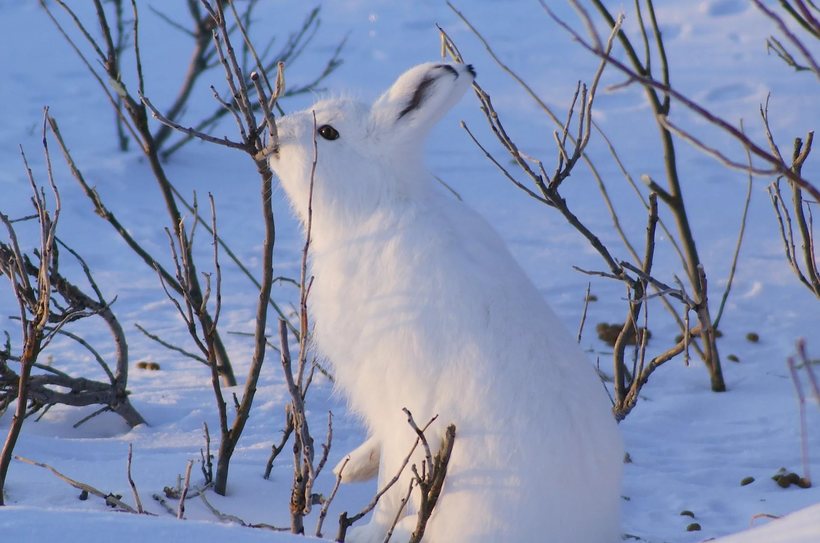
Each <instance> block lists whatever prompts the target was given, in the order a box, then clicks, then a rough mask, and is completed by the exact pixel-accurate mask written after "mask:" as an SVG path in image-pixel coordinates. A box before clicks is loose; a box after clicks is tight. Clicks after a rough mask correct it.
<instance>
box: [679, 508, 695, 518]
mask: <svg viewBox="0 0 820 543" xmlns="http://www.w3.org/2000/svg"><path fill="white" fill-rule="evenodd" d="M680 516H682V517H692V518H695V514H694V513H693V512H692V511H689V510H688V509H684V510H683V511H681V512H680Z"/></svg>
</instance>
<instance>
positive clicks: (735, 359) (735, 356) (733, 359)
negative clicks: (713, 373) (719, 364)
mask: <svg viewBox="0 0 820 543" xmlns="http://www.w3.org/2000/svg"><path fill="white" fill-rule="evenodd" d="M726 358H727V359H728V360H729V362H740V359H739V358H738V357H737V355H735V354H730V355H729V356H727V357H726Z"/></svg>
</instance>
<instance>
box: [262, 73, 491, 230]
mask: <svg viewBox="0 0 820 543" xmlns="http://www.w3.org/2000/svg"><path fill="white" fill-rule="evenodd" d="M474 77H475V72H474V71H473V68H472V67H471V66H469V65H464V64H450V63H427V64H421V65H419V66H416V67H414V68H411V69H410V70H408V71H407V72H405V73H404V74H402V75H401V76H400V77H399V78H398V80H397V81H396V82H395V83H394V84H393V86H391V87H390V89H388V90H387V92H385V93H384V94H383V95H382V96H381V97H380V98H379V99H378V100H376V102H375V103H374V104H373V105H372V106H371V105H367V104H362V103H359V102H355V101H352V100H344V99H333V100H323V101H321V102H318V103H316V104H315V105H314V106H313V107H311V108H310V109H307V110H305V111H301V112H299V113H294V114H291V115H287V116H285V117H283V118H282V119H281V120H280V121H279V123H277V124H278V129H279V148H278V151H277V152H275V153H274V154H273V155H271V158H270V165H271V168H272V169H273V171H274V172H275V173H276V175H277V176H278V177H279V179H280V181H281V182H282V187H283V188H284V189H285V192H287V195H288V197H289V199H290V200H291V203H292V204H293V206H294V207H295V209H296V211H297V213H299V215H300V216H301V218H302V219H303V220H304V219H305V218H306V213H307V208H308V197H309V195H310V182H311V177H312V178H313V181H314V188H313V203H314V205H313V207H314V210H315V213H316V215H327V214H329V215H332V216H336V217H349V219H345V220H356V218H355V217H358V218H361V217H362V216H363V215H365V216H366V215H369V214H370V213H372V212H373V211H374V210H376V209H377V208H378V206H379V205H381V204H384V205H390V204H389V202H390V201H393V200H396V199H406V198H408V197H412V195H413V194H415V193H417V192H418V191H419V190H424V189H423V188H420V187H423V186H424V185H426V184H427V183H429V180H428V179H427V176H426V175H425V174H424V168H423V164H422V158H421V151H422V147H423V144H424V141H425V139H426V136H427V134H428V132H429V131H430V129H431V128H432V127H433V126H435V124H436V122H437V121H438V120H439V119H440V118H441V117H442V116H443V115H444V114H445V113H446V112H447V111H448V110H449V109H450V108H451V107H452V106H453V105H454V104H455V103H456V102H457V101H458V100H459V98H461V96H462V95H463V94H464V92H465V91H466V90H467V89H468V88H469V87H470V84H471V83H472V81H473V78H474Z"/></svg>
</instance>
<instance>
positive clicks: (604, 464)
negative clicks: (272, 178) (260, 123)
mask: <svg viewBox="0 0 820 543" xmlns="http://www.w3.org/2000/svg"><path fill="white" fill-rule="evenodd" d="M474 76H475V72H474V71H473V69H472V67H470V66H466V65H462V64H449V63H428V64H422V65H420V66H416V67H414V68H412V69H410V70H409V71H407V72H406V73H404V74H403V75H402V76H401V77H399V79H398V80H397V81H396V82H395V84H393V86H392V87H391V88H390V89H389V90H388V91H387V92H386V93H385V94H384V95H383V96H381V97H380V98H379V99H378V100H377V101H376V102H375V103H374V104H373V105H372V106H371V105H367V104H362V103H358V102H355V101H352V100H343V99H334V100H325V101H321V102H319V103H317V104H316V105H314V106H313V107H312V108H311V109H309V110H307V111H303V112H300V113H294V114H292V115H288V116H286V117H284V118H282V119H281V121H280V123H279V125H278V126H279V136H280V146H279V149H278V152H276V153H274V154H273V155H272V156H271V159H270V164H271V167H272V168H273V170H274V171H275V172H276V174H277V176H278V177H279V179H280V180H281V184H282V187H283V188H284V190H285V192H286V193H287V195H288V197H289V199H290V200H291V203H292V205H293V207H294V209H295V210H296V212H297V213H298V214H299V215H300V217H301V219H302V221H303V222H305V221H306V219H307V209H308V197H309V193H310V191H309V186H310V179H311V169H312V166H313V162H314V141H315V142H316V145H317V149H318V151H317V154H316V157H317V158H318V161H317V163H316V165H315V175H314V183H315V184H314V189H313V201H312V203H313V206H312V207H313V213H312V236H313V242H312V247H311V250H312V256H311V258H312V273H313V274H314V275H315V282H314V284H313V288H312V292H311V298H310V305H311V311H312V315H313V317H314V319H315V326H316V328H315V343H316V346H317V348H318V349H319V351H320V352H321V353H322V354H323V355H324V356H326V357H327V358H328V359H329V361H330V363H331V364H332V368H333V372H334V374H335V376H336V382H337V385H338V387H339V388H340V389H341V390H342V391H343V392H344V393H345V394H346V395H347V396H348V398H349V401H350V405H351V406H352V408H353V409H354V410H355V411H356V412H357V413H359V414H360V415H361V416H362V417H363V418H364V421H365V422H366V424H367V427H368V430H369V434H370V436H371V437H370V438H369V439H368V441H367V442H366V443H365V444H364V445H362V446H361V447H359V449H357V450H356V451H354V452H353V453H352V454H351V461H350V464H349V465H348V467H347V468H345V472H346V477H345V479H347V480H356V479H363V478H367V477H369V476H372V475H375V473H376V472H377V471H378V474H379V484H380V486H381V485H382V484H384V482H386V481H388V480H390V479H391V478H392V477H393V476H394V475H395V474H396V473H397V471H398V467H399V465H400V464H401V461H402V460H403V459H404V457H405V456H406V455H407V453H408V451H409V450H410V447H411V445H412V443H413V441H414V439H415V437H416V436H415V434H414V433H413V430H412V429H411V428H410V427H409V426H408V424H407V421H406V416H405V415H404V413H403V412H402V408H404V407H406V408H408V409H409V410H410V411H411V412H412V413H413V415H414V417H415V420H416V421H417V422H418V423H419V424H420V425H421V424H423V423H425V422H426V421H427V420H429V419H430V418H431V417H433V416H434V415H438V419H437V421H436V422H435V423H434V424H433V425H432V426H431V428H430V430H428V435H429V436H430V444H431V446H438V445H439V444H440V442H441V438H442V437H443V435H444V429H445V428H446V426H447V425H448V424H450V423H453V424H455V425H456V433H457V436H456V440H455V447H454V450H453V454H452V457H451V460H450V466H449V471H448V476H447V479H446V482H445V486H444V491H443V493H442V497H441V499H440V501H439V502H438V506H437V508H436V511H435V512H434V514H433V517H432V518H431V520H430V523H429V524H428V527H427V531H426V534H425V538H424V541H426V542H429V543H459V542H470V543H477V542H487V543H489V542H493V543H510V542H521V543H527V542H532V543H536V542H552V543H574V542H579V543H580V542H584V543H614V542H615V541H618V540H619V539H620V536H619V534H620V531H619V509H620V507H619V502H620V499H621V498H620V478H621V469H622V460H623V450H622V445H621V441H620V437H619V434H618V430H617V427H616V424H615V422H614V420H613V418H612V416H611V415H610V412H609V405H608V402H607V398H606V394H605V391H604V388H603V386H602V385H601V382H600V380H599V379H598V376H597V375H596V373H595V371H594V369H593V367H592V366H591V365H590V363H589V362H588V361H587V360H586V359H585V357H584V355H583V354H582V352H581V351H580V349H579V347H578V346H577V345H576V344H575V342H574V341H573V339H572V338H571V337H570V335H569V333H568V332H567V331H566V330H565V328H564V326H563V325H562V324H561V322H560V321H559V319H558V318H557V317H556V316H555V315H554V314H553V312H552V311H551V310H550V309H549V307H547V305H546V304H545V303H544V301H543V299H542V297H541V294H540V293H539V292H538V290H537V289H536V288H535V287H534V286H533V284H532V283H531V282H530V280H529V279H528V278H527V277H526V275H525V274H524V272H523V271H522V270H521V268H520V267H519V266H518V265H517V264H516V262H515V260H514V259H513V257H512V256H511V254H510V253H509V251H508V250H507V248H506V246H505V245H504V242H503V241H502V240H501V239H500V237H499V236H498V234H497V233H496V232H495V231H494V230H493V229H492V228H491V227H490V226H489V225H488V224H487V222H485V221H484V219H482V218H481V217H480V216H479V215H478V214H477V213H476V212H474V211H473V210H472V209H470V208H469V207H467V206H466V205H465V204H463V203H462V202H460V201H458V200H457V199H456V198H454V197H452V195H451V194H447V193H446V192H444V191H443V190H441V188H440V186H439V185H438V184H437V183H436V182H435V181H434V180H433V177H432V176H431V175H430V174H429V173H428V172H427V170H426V169H425V167H424V164H423V157H422V151H423V145H424V142H425V138H426V135H427V133H428V132H429V131H430V129H431V128H432V127H433V126H434V125H435V123H436V122H437V121H438V120H439V118H441V117H442V116H443V115H444V114H445V113H446V112H447V111H448V110H449V109H450V107H451V106H453V105H454V104H455V103H456V102H457V101H458V100H459V99H460V98H461V97H462V95H463V94H464V92H465V91H466V90H467V89H468V88H470V85H471V83H472V81H473V78H474ZM314 115H315V124H314ZM314 127H315V128H314ZM314 130H315V132H314ZM419 454H421V453H419ZM421 459H422V457H421V456H419V457H417V458H414V459H413V462H416V463H417V464H418V465H420V464H421ZM410 476H411V475H410V473H409V470H405V475H404V478H403V480H401V481H400V482H399V484H396V485H394V486H393V487H392V489H391V490H390V491H389V492H388V493H387V494H386V495H385V496H384V497H382V499H381V501H380V502H379V504H378V506H377V509H376V510H375V512H374V514H373V518H372V520H371V522H370V523H369V524H367V525H365V526H362V527H360V528H358V529H355V528H354V529H353V531H352V532H351V533H350V535H349V537H348V540H349V541H355V542H381V541H383V539H384V537H385V533H386V531H387V530H388V528H389V527H390V526H391V524H392V523H393V521H394V518H395V517H396V514H397V512H398V507H399V506H400V501H401V499H402V496H403V495H404V493H405V492H406V491H407V486H408V482H409V479H408V478H409V477H410ZM413 508H414V506H413V505H412V504H410V505H409V506H408V509H407V511H406V514H407V515H408V517H406V518H405V519H404V521H403V522H400V523H399V525H398V529H397V531H396V532H395V533H394V536H393V539H392V541H396V542H404V541H407V538H408V536H409V533H410V530H412V527H413V526H414V524H415V519H414V516H415V515H414V510H413ZM410 515H412V517H411V516H410Z"/></svg>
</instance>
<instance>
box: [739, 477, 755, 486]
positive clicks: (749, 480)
mask: <svg viewBox="0 0 820 543" xmlns="http://www.w3.org/2000/svg"><path fill="white" fill-rule="evenodd" d="M754 482H755V478H754V477H744V478H743V479H741V480H740V486H746V485H750V484H752V483H754Z"/></svg>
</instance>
